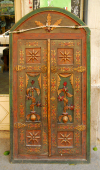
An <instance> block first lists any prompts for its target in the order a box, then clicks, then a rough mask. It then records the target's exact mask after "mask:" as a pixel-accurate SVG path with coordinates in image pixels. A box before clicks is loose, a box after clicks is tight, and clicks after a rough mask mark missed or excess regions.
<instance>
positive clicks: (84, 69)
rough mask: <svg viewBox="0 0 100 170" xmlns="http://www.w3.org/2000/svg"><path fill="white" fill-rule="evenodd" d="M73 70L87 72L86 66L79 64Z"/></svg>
mask: <svg viewBox="0 0 100 170" xmlns="http://www.w3.org/2000/svg"><path fill="white" fill-rule="evenodd" d="M73 71H77V72H79V73H82V72H85V71H86V67H84V66H79V67H77V68H74V69H73Z"/></svg>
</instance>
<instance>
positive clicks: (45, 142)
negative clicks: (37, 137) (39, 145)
mask: <svg viewBox="0 0 100 170" xmlns="http://www.w3.org/2000/svg"><path fill="white" fill-rule="evenodd" d="M43 144H45V145H47V133H46V132H44V131H43Z"/></svg>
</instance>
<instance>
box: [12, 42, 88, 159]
mask: <svg viewBox="0 0 100 170" xmlns="http://www.w3.org/2000/svg"><path fill="white" fill-rule="evenodd" d="M15 43H16V42H15ZM82 44H83V42H82V40H81V39H74V40H72V39H40V40H39V39H18V41H17V46H16V47H15V48H16V50H15V51H14V54H15V55H17V57H16V59H14V62H13V113H14V131H13V136H14V137H13V143H14V151H13V154H14V159H33V160H34V159H35V160H36V159H39V160H52V159H53V160H60V159H61V160H62V159H63V160H65V159H86V62H85V59H84V52H82V51H83V50H82V49H83V45H82ZM16 51H17V53H16Z"/></svg>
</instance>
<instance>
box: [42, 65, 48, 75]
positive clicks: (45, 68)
mask: <svg viewBox="0 0 100 170" xmlns="http://www.w3.org/2000/svg"><path fill="white" fill-rule="evenodd" d="M41 72H42V73H46V72H47V66H46V65H44V66H42V67H41Z"/></svg>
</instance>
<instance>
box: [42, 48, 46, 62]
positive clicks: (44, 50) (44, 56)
mask: <svg viewBox="0 0 100 170" xmlns="http://www.w3.org/2000/svg"><path fill="white" fill-rule="evenodd" d="M43 60H44V61H45V62H47V48H43Z"/></svg>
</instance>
